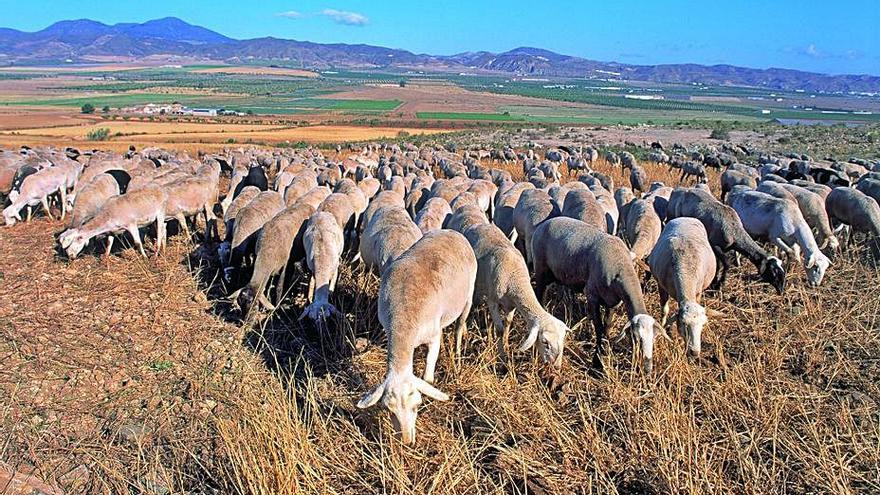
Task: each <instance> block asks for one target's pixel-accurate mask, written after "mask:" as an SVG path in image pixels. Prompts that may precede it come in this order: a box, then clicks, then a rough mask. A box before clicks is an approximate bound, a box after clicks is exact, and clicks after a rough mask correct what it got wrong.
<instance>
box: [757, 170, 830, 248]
mask: <svg viewBox="0 0 880 495" xmlns="http://www.w3.org/2000/svg"><path fill="white" fill-rule="evenodd" d="M758 191H760V192H764V193H767V194H770V195H773V196H776V197H777V198H783V199H790V200H792V201H795V202H796V203H797V205H798V208H800V210H801V214H802V215H803V216H804V220H806V221H807V225H809V226H810V228H811V229H812V230H813V231H814V232H816V241H818V242H819V249H824V248H825V247H826V246H827V247H829V248H831V249H837V248H838V246H839V245H840V243H839V242H838V240H837V237H835V235H834V232H833V231H832V230H831V222H829V221H828V212H826V211H825V200H824V199H823V198H822V197H821V196H819V195H818V194H816V193H814V192H812V191H809V190H807V189H804V188H802V187H799V186H796V185H794V184H780V183H777V182H762V183H761V184H759V185H758Z"/></svg>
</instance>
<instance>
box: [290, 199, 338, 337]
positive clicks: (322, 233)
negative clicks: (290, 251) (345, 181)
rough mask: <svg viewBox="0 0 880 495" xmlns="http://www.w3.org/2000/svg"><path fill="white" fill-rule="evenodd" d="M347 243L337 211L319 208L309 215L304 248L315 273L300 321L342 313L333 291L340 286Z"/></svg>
mask: <svg viewBox="0 0 880 495" xmlns="http://www.w3.org/2000/svg"><path fill="white" fill-rule="evenodd" d="M343 245H344V235H343V233H342V227H340V226H339V222H338V221H337V220H336V218H335V217H334V216H333V214H331V213H329V212H326V211H318V212H316V213H315V214H314V215H312V216H311V217H309V223H308V225H307V226H306V230H305V233H304V234H303V247H304V248H305V252H306V264H307V265H308V267H309V270H310V271H311V272H312V276H311V278H310V279H309V294H308V296H309V305H308V306H306V308H305V309H304V310H303V312H302V314H301V315H300V317H299V319H300V320H302V319H304V318H305V317H307V316H308V317H309V319H311V320H312V321H317V322H321V321H324V320H325V319H326V318H327V316H329V315H332V314H337V313H338V311H337V309H336V307H335V306H333V305H332V304H330V294H331V293H333V291H334V290H335V289H336V279H337V277H338V276H339V262H340V260H341V257H342V249H343Z"/></svg>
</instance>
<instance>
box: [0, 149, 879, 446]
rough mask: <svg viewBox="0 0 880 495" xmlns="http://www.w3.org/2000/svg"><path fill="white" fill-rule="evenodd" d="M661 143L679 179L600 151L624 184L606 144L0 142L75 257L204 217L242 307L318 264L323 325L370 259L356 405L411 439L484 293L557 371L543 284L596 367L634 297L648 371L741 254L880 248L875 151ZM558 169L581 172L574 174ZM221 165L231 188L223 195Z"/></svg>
mask: <svg viewBox="0 0 880 495" xmlns="http://www.w3.org/2000/svg"><path fill="white" fill-rule="evenodd" d="M653 148H654V150H653V151H652V152H651V153H650V154H649V155H647V156H648V160H650V161H652V162H654V163H655V164H657V165H658V166H664V167H666V166H668V167H669V169H670V170H672V169H679V170H680V171H681V177H680V182H681V184H678V187H674V186H673V185H666V184H663V183H661V182H651V181H650V178H649V176H648V173H647V171H646V170H645V168H643V167H642V166H641V165H640V164H639V163H638V160H636V158H635V156H633V155H632V154H630V153H626V152H624V153H620V154H617V153H613V152H606V153H604V154H603V155H602V156H601V159H602V160H604V161H605V162H607V163H608V164H609V165H610V166H611V167H617V168H619V170H621V172H623V169H628V175H629V179H630V180H629V182H630V184H629V186H630V187H627V186H619V187H615V185H614V181H613V179H612V178H611V177H610V176H608V175H606V174H602V173H600V172H598V171H595V170H593V165H594V164H595V162H596V161H597V160H600V153H599V151H598V150H597V149H595V148H592V147H585V148H584V147H579V148H574V147H559V148H558V149H551V150H546V151H545V152H544V153H543V155H541V154H540V153H539V154H536V153H535V151H534V149H528V150H526V151H524V152H517V151H514V150H513V149H510V148H508V149H505V150H503V151H486V150H483V151H479V152H471V151H465V152H463V153H456V152H453V151H450V150H447V149H444V148H442V147H439V146H438V147H422V148H416V147H414V146H412V145H406V146H405V147H404V148H403V149H401V148H400V147H398V146H396V145H394V146H386V145H370V146H366V147H364V148H363V149H361V150H352V151H351V152H350V153H348V154H347V155H346V154H345V153H340V152H341V149H337V153H336V156H337V157H339V158H334V159H331V158H328V157H327V156H324V155H323V154H322V153H321V152H319V151H318V150H315V149H306V150H296V151H292V150H274V151H267V150H258V149H237V150H230V151H228V152H223V153H220V154H216V155H205V156H202V157H200V158H199V159H198V160H197V159H194V158H192V157H190V156H188V155H186V154H185V153H172V152H168V151H164V150H160V149H155V148H153V149H144V150H141V151H140V152H136V151H135V150H134V149H133V148H132V149H131V150H130V151H129V152H128V153H126V154H124V155H120V154H115V153H103V152H90V153H86V154H80V153H79V152H78V151H76V150H73V149H66V150H54V149H28V148H23V149H21V150H20V151H17V152H11V151H3V152H0V194H5V195H6V196H7V206H6V207H5V209H4V210H3V217H4V220H5V222H6V225H7V226H11V225H13V224H15V223H16V222H17V221H21V220H22V214H23V213H26V215H27V218H28V219H30V217H31V215H32V211H33V209H34V208H37V207H42V210H43V211H44V213H45V214H46V215H47V216H50V217H51V213H50V207H51V203H53V202H57V204H58V207H59V208H60V211H61V218H62V219H66V221H67V223H66V227H67V228H66V230H64V231H63V232H62V233H61V234H60V235H59V236H58V243H59V244H60V246H61V248H62V249H63V250H64V251H65V252H66V254H67V256H68V257H69V258H75V257H76V256H78V255H79V254H80V253H81V252H82V251H83V249H84V248H85V247H86V246H87V245H89V244H90V243H94V242H95V240H96V239H99V238H103V239H105V241H104V242H105V249H106V252H107V254H110V252H111V248H112V245H113V239H114V237H116V236H119V235H121V234H125V233H128V234H129V235H130V236H131V238H132V239H133V241H134V243H135V245H137V247H138V249H139V250H140V252H141V253H142V254H144V255H145V256H146V254H145V253H144V249H143V242H142V239H141V234H142V231H143V232H146V230H142V229H145V228H147V227H149V228H150V229H147V230H150V231H151V232H153V234H152V235H155V238H156V240H155V243H154V245H155V250H156V253H157V255H158V254H159V252H160V251H161V250H162V249H163V248H164V246H165V243H166V239H165V238H166V235H167V230H166V223H167V222H172V221H173V222H175V223H177V224H178V230H180V231H183V232H185V233H186V234H187V235H188V234H189V229H190V222H193V223H192V226H193V227H195V226H196V225H197V224H198V223H197V222H195V221H194V220H195V219H196V218H197V217H199V216H203V217H204V225H205V232H204V242H205V243H209V244H210V245H212V246H213V245H215V244H216V245H217V246H218V247H217V252H218V255H219V259H220V262H221V264H222V268H223V274H224V279H225V281H226V285H227V287H228V288H229V296H230V299H232V300H235V301H237V303H238V305H239V306H240V307H241V309H242V311H243V313H244V314H245V315H248V314H253V313H254V312H255V311H257V310H258V309H259V307H264V308H269V309H273V308H274V307H275V306H277V305H279V304H281V303H282V302H283V299H284V297H285V295H286V293H287V292H289V288H290V287H291V286H292V285H291V282H292V279H293V277H294V276H295V272H297V271H299V270H302V269H304V268H303V265H304V266H305V267H307V270H308V273H309V274H310V275H309V276H310V281H309V289H308V302H309V303H308V305H307V306H306V308H305V310H304V311H303V313H302V316H301V317H300V318H301V319H302V318H309V319H311V320H314V321H316V322H324V321H325V320H326V319H327V318H328V317H329V316H331V315H338V313H339V312H338V311H337V309H336V308H335V306H334V305H333V302H332V301H333V292H334V289H335V286H336V282H337V277H338V274H339V266H340V263H342V262H343V261H344V260H349V261H351V262H353V263H361V264H363V265H364V266H365V268H366V269H368V270H370V271H372V272H373V273H375V274H376V275H378V276H379V277H380V289H379V296H378V318H379V321H380V322H381V324H382V326H383V328H384V329H385V331H386V333H387V346H388V349H387V355H388V362H387V364H388V366H387V373H386V376H385V379H384V380H383V381H382V382H381V383H379V384H377V385H376V386H375V387H373V388H372V389H371V390H370V391H369V392H367V393H366V394H365V395H364V396H363V398H362V399H361V400H360V402H359V403H358V406H359V407H361V408H366V407H370V406H373V405H375V404H377V403H378V402H380V401H381V402H382V403H383V404H384V406H385V407H387V408H388V409H389V410H390V411H391V412H392V413H393V414H392V418H393V420H394V423H395V426H396V427H397V429H398V431H399V432H400V434H401V436H402V439H403V441H404V442H407V443H411V442H413V441H414V439H415V425H416V415H417V412H418V407H419V405H420V404H421V402H422V396H423V395H426V396H428V397H431V398H433V399H436V400H448V396H447V395H446V394H444V393H443V392H442V391H440V390H439V389H437V388H436V387H435V386H434V372H435V367H436V363H437V359H438V356H439V352H440V344H441V340H442V339H441V336H442V330H443V328H445V327H447V326H449V325H450V324H452V323H453V322H456V321H457V326H456V334H455V335H456V339H455V342H456V349H455V352H456V355H457V354H458V353H459V352H460V349H461V345H462V335H463V332H464V330H465V328H466V322H467V318H468V314H469V313H470V311H471V309H472V307H473V305H474V304H482V303H485V304H486V306H487V309H488V311H489V313H490V315H491V317H492V322H493V329H494V332H495V335H496V338H497V345H498V354H499V357H502V358H503V357H504V356H506V350H507V339H508V333H509V330H510V326H511V324H512V321H513V318H514V315H515V314H517V313H518V314H519V315H520V316H521V317H522V318H523V320H524V321H525V323H526V326H527V334H526V337H525V339H524V340H523V342H522V344H521V345H520V346H519V349H520V351H525V350H528V349H530V348H533V347H535V348H536V349H537V352H538V354H539V355H540V356H541V358H542V360H543V361H544V362H545V363H547V364H548V365H550V366H551V367H555V368H558V367H559V366H560V365H561V362H562V356H563V349H564V346H565V338H566V335H567V333H568V332H569V327H568V326H567V325H566V323H565V322H563V321H561V320H559V319H557V318H556V317H554V316H553V315H552V314H550V313H549V312H548V311H547V310H545V309H544V307H543V306H542V300H543V297H544V292H545V289H546V288H547V286H548V285H550V284H552V283H554V282H555V283H557V284H560V285H562V286H567V287H571V288H575V289H577V290H582V291H583V294H584V295H585V297H586V302H587V306H586V307H587V310H588V317H589V318H590V319H591V320H592V323H593V326H594V330H595V335H596V356H597V357H596V359H595V360H594V362H595V364H596V366H601V360H599V359H598V356H599V355H600V353H602V352H607V340H606V334H607V327H608V325H609V322H610V314H611V311H612V310H613V309H614V308H616V307H617V306H619V305H621V304H622V305H623V307H624V310H625V311H626V315H627V323H626V325H625V326H624V328H623V329H622V330H621V331H620V332H619V333H618V339H625V338H627V337H630V338H631V339H632V341H633V342H634V344H637V348H638V349H639V352H640V355H639V357H640V358H641V363H642V366H643V369H644V371H645V372H651V370H652V358H653V352H654V342H655V339H656V338H657V337H658V336H660V337H664V338H666V339H669V337H668V335H667V334H666V331H665V327H666V326H667V322H668V320H670V304H669V300H670V299H674V300H675V301H676V303H677V306H678V309H677V311H676V312H675V313H672V317H671V318H673V319H675V320H676V321H677V327H678V329H679V332H680V334H681V335H682V337H683V338H684V340H685V343H686V349H687V353H688V354H689V355H693V356H696V355H698V354H699V353H700V342H701V333H702V329H703V327H704V326H705V325H706V323H707V320H708V315H707V311H706V309H705V308H704V307H703V306H702V305H701V304H700V301H701V296H702V294H703V292H705V291H706V290H707V289H709V288H710V287H712V288H715V289H719V288H720V287H721V286H722V284H723V283H724V279H725V276H726V273H727V269H728V253H729V252H730V251H734V252H735V253H738V254H743V255H745V256H746V257H748V259H749V260H750V261H751V262H752V263H754V265H755V267H756V269H757V271H758V273H759V275H760V277H761V279H763V280H764V281H765V282H767V283H769V284H770V285H772V286H773V287H774V288H775V289H776V291H778V292H779V293H780V294H781V293H782V292H783V291H784V290H785V286H786V268H787V267H789V268H790V267H791V266H792V263H794V262H801V263H802V264H803V267H804V269H805V273H806V279H807V282H808V283H809V284H810V285H811V286H817V285H819V284H821V282H822V279H823V276H824V275H825V273H826V271H827V270H828V269H829V267H830V265H831V261H830V259H829V257H828V256H827V255H826V254H825V253H823V251H822V249H826V250H829V251H830V250H835V249H838V248H839V245H840V243H839V242H838V239H837V235H841V234H842V233H847V234H848V235H847V237H848V239H849V241H850V242H851V241H852V238H853V235H852V234H853V232H864V233H866V234H868V239H869V241H870V243H871V247H872V248H873V249H874V250H875V251H876V249H877V241H878V239H880V207H878V202H877V201H878V200H880V171H876V170H880V167H878V164H872V163H869V162H866V161H863V160H851V161H850V162H846V163H833V164H830V163H828V164H826V163H822V162H814V161H811V160H809V159H808V158H809V157H799V156H795V157H779V156H770V155H766V154H758V153H754V152H749V151H746V152H743V150H733V152H734V153H736V154H734V153H725V152H714V153H709V154H707V155H703V154H700V153H696V152H689V151H688V150H686V149H684V148H683V147H678V146H676V147H674V148H673V149H672V150H670V151H671V152H672V155H671V156H670V155H667V154H666V150H664V149H663V147H662V145H660V144H659V143H654V144H653ZM746 153H748V154H746ZM737 155H739V156H742V157H743V158H744V160H743V161H744V163H740V162H739V161H738V160H737ZM496 160H503V161H504V162H508V163H509V162H515V163H517V164H521V165H522V173H523V175H524V177H525V180H524V181H516V180H514V177H513V176H512V174H511V173H510V172H509V170H507V169H499V168H492V166H491V165H489V166H487V165H486V163H487V162H490V163H494V162H495V161H496ZM746 163H749V164H746ZM707 167H708V168H716V169H719V172H720V181H721V188H722V189H721V190H722V199H723V200H725V202H722V201H721V200H719V199H716V198H715V197H714V196H713V194H712V192H711V191H710V190H709V188H708V187H707V186H706V177H707ZM560 169H562V170H565V171H567V175H568V176H572V175H574V174H577V180H569V181H567V182H566V181H563V180H562V179H563V178H564V177H563V173H561V172H560ZM566 169H567V170H566ZM722 169H723V171H722ZM224 172H229V173H230V174H231V181H230V183H229V188H228V190H226V191H224V193H223V194H221V191H220V179H221V174H223V173H224ZM691 180H695V183H694V184H693V185H692V186H691V187H687V186H683V185H682V184H684V183H685V182H689V181H691ZM561 182H564V183H561ZM221 197H222V201H219V203H218V200H220V198H221ZM218 216H219V217H222V221H223V224H224V228H223V237H222V238H221V236H220V229H219V228H218V225H217V222H218ZM153 225H155V229H154V230H153V229H152V226H153ZM756 240H761V241H767V243H768V244H760V243H759V242H757V241H756ZM765 246H770V249H776V250H777V252H778V253H779V256H782V257H783V258H785V259H786V262H785V263H784V262H783V261H782V259H780V258H779V257H777V256H776V255H774V254H772V253H771V252H770V251H768V248H767V247H765ZM645 263H646V265H647V268H648V270H649V271H650V274H651V275H652V276H653V277H654V278H655V279H656V281H657V284H658V287H659V292H660V301H661V305H662V315H661V320H660V322H659V323H658V322H657V321H656V320H655V319H654V317H652V316H651V314H650V312H649V311H648V309H647V307H646V304H645V298H644V294H643V289H642V284H641V283H640V279H639V276H638V269H637V267H639V266H645ZM273 286H274V289H275V290H274V294H272V290H271V289H272V288H273ZM421 345H426V346H427V347H428V353H427V362H426V365H425V369H424V373H423V374H422V375H421V376H420V377H419V376H416V374H415V372H414V366H413V355H414V350H415V349H416V348H417V347H419V346H421Z"/></svg>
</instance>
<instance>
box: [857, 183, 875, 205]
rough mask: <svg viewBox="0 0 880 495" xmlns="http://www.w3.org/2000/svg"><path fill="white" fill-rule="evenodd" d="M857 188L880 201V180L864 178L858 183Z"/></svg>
mask: <svg viewBox="0 0 880 495" xmlns="http://www.w3.org/2000/svg"><path fill="white" fill-rule="evenodd" d="M856 189H858V190H859V191H861V192H863V193H865V194H866V195H867V196H868V197H870V198H873V199H874V201H877V202H878V203H880V180H877V179H870V178H864V179H862V180H860V181H859V182H858V184H856Z"/></svg>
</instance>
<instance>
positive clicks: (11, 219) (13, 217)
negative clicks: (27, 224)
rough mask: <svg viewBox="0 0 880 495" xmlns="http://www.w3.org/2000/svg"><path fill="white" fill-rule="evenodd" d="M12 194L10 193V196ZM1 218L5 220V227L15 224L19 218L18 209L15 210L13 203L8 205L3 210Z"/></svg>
mask: <svg viewBox="0 0 880 495" xmlns="http://www.w3.org/2000/svg"><path fill="white" fill-rule="evenodd" d="M11 196H12V195H11V194H10V197H11ZM3 220H4V221H5V222H6V226H7V227H12V226H13V225H15V222H16V221H18V220H21V217H20V216H19V213H18V211H16V210H15V206H14V205H9V206H7V207H6V208H5V209H4V210H3Z"/></svg>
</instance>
